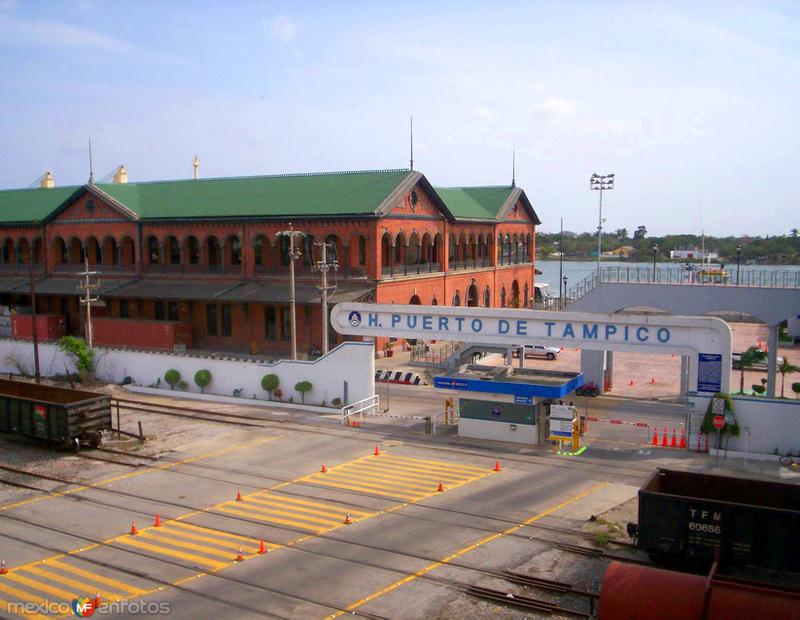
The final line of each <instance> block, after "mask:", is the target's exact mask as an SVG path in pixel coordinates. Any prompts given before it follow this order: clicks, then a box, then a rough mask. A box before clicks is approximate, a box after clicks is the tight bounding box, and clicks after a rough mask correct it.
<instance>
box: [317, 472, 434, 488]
mask: <svg viewBox="0 0 800 620" xmlns="http://www.w3.org/2000/svg"><path fill="white" fill-rule="evenodd" d="M332 478H334V479H336V478H346V479H349V480H372V481H375V482H382V481H385V482H386V484H387V486H395V487H401V488H406V489H411V490H418V491H422V492H426V491H430V490H431V486H433V487H434V490H435V489H436V485H438V484H439V479H438V478H430V479H428V480H427V481H425V482H423V481H421V480H418V481H417V480H415V481H413V482H406V480H405V479H404V478H403V477H402V476H398V475H395V474H385V473H381V472H380V471H376V472H357V471H353V472H339V473H338V474H337V475H336V476H332Z"/></svg>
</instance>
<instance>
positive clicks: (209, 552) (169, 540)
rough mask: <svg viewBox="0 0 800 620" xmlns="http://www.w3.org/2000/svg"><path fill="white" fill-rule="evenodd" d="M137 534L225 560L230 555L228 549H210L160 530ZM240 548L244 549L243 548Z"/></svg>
mask: <svg viewBox="0 0 800 620" xmlns="http://www.w3.org/2000/svg"><path fill="white" fill-rule="evenodd" d="M139 536H141V537H142V538H146V539H147V540H150V541H153V542H158V543H163V544H165V545H171V546H173V547H180V548H181V549H190V550H191V551H199V552H201V553H205V554H207V555H213V556H216V557H218V558H224V559H226V560H230V559H231V556H232V554H231V553H230V552H229V551H223V550H222V549H211V548H210V547H208V546H204V545H198V544H195V543H191V542H186V541H182V540H179V539H178V538H173V537H172V536H168V535H166V534H163V533H161V532H159V533H157V534H154V533H153V532H152V531H150V530H148V531H146V532H141V533H140V534H139ZM242 550H243V551H244V548H243V549H242Z"/></svg>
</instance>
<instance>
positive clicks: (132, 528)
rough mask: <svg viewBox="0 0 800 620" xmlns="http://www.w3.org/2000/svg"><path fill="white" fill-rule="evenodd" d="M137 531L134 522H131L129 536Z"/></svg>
mask: <svg viewBox="0 0 800 620" xmlns="http://www.w3.org/2000/svg"><path fill="white" fill-rule="evenodd" d="M138 533H139V531H138V530H137V529H136V524H135V523H133V522H131V536H136V534H138Z"/></svg>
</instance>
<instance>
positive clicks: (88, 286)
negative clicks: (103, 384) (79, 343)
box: [78, 256, 100, 349]
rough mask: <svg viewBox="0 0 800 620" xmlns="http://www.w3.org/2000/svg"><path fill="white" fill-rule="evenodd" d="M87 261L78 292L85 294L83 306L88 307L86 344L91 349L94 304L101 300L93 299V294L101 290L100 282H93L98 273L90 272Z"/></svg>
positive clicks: (87, 258) (80, 274)
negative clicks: (93, 277)
mask: <svg viewBox="0 0 800 620" xmlns="http://www.w3.org/2000/svg"><path fill="white" fill-rule="evenodd" d="M85 261H86V271H84V272H83V273H79V274H78V275H79V276H83V282H80V283H79V284H78V290H79V291H81V292H82V293H83V294H84V298H83V299H81V305H84V306H86V344H87V345H89V348H90V349H91V348H92V304H93V303H94V302H96V301H97V300H98V299H99V298H98V297H92V293H93V292H94V291H96V290H97V289H98V288H100V280H94V281H93V280H92V279H91V278H92V276H96V275H97V272H96V271H89V257H88V256H87V257H86V258H85Z"/></svg>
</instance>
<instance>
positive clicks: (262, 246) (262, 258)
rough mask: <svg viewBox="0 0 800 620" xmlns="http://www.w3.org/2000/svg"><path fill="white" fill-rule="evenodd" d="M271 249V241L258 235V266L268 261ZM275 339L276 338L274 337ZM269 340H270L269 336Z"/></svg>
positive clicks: (256, 248)
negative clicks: (268, 253)
mask: <svg viewBox="0 0 800 620" xmlns="http://www.w3.org/2000/svg"><path fill="white" fill-rule="evenodd" d="M268 251H269V241H267V238H266V237H265V236H264V235H258V237H256V245H255V248H254V253H255V257H254V258H255V261H256V267H261V266H263V265H265V264H266V263H267V252H268ZM273 339H274V338H273ZM267 340H270V339H269V338H268V339H267Z"/></svg>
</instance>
